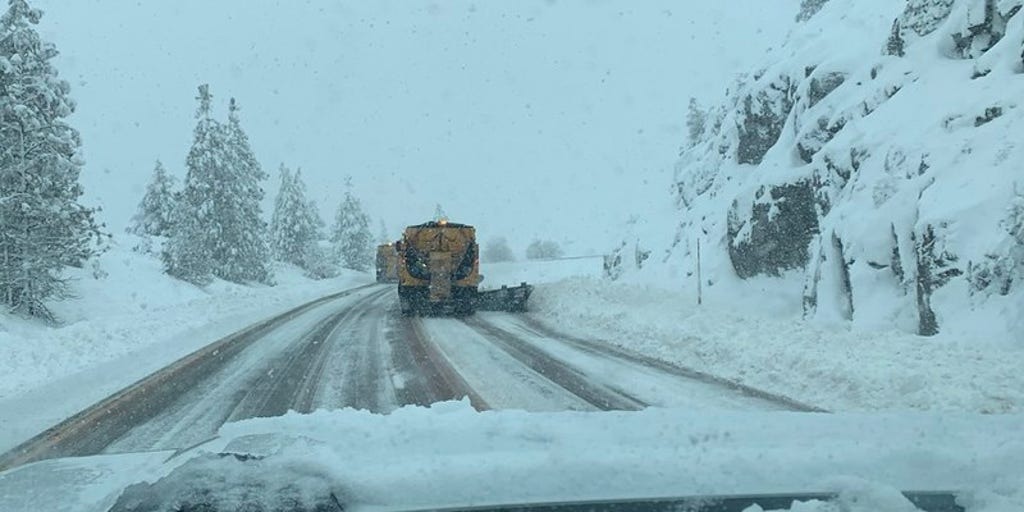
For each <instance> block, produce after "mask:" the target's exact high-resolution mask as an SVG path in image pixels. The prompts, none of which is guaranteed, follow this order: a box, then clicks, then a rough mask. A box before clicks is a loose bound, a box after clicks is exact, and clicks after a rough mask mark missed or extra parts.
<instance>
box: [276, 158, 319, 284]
mask: <svg viewBox="0 0 1024 512" xmlns="http://www.w3.org/2000/svg"><path fill="white" fill-rule="evenodd" d="M322 226H323V220H321V219H320V213H319V212H318V211H317V208H316V203H314V202H312V201H310V200H309V199H307V198H306V185H305V183H303V182H302V171H301V170H299V171H296V173H295V174H294V175H292V174H291V172H290V171H289V170H288V168H286V167H285V166H284V165H283V164H282V165H281V191H280V192H278V194H277V199H276V200H275V202H274V214H273V218H272V220H271V223H270V246H271V250H272V252H273V254H274V257H275V258H276V259H278V260H279V261H284V262H287V263H292V264H294V265H297V266H299V267H301V268H303V269H305V270H310V268H309V267H310V266H311V264H312V263H313V262H312V261H311V260H313V259H316V257H317V256H316V255H315V254H314V253H315V251H314V250H313V249H312V248H311V247H312V246H314V245H316V243H317V240H318V239H319V238H320V231H321V229H322Z"/></svg>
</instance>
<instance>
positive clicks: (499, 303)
mask: <svg viewBox="0 0 1024 512" xmlns="http://www.w3.org/2000/svg"><path fill="white" fill-rule="evenodd" d="M532 293H533V286H530V285H528V284H526V283H522V284H520V285H519V286H513V287H511V288H510V287H508V286H502V287H501V288H499V289H497V290H482V291H480V292H477V297H476V309H477V310H480V311H508V312H510V313H524V312H526V301H527V300H529V298H530V294H532Z"/></svg>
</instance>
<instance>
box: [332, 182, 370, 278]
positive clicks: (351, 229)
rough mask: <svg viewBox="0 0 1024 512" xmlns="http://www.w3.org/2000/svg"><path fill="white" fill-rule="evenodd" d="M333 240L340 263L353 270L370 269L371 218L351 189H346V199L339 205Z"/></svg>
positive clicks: (335, 217)
mask: <svg viewBox="0 0 1024 512" xmlns="http://www.w3.org/2000/svg"><path fill="white" fill-rule="evenodd" d="M331 242H332V243H333V244H334V248H335V257H336V260H337V261H338V264H339V265H341V266H342V267H345V268H350V269H353V270H360V271H365V270H369V268H370V265H371V264H372V263H373V246H372V244H373V235H372V234H371V233H370V218H369V217H367V215H366V214H365V213H363V207H362V205H361V204H360V203H359V200H358V199H356V198H355V196H353V195H352V191H351V190H347V191H345V199H344V200H343V201H342V202H341V204H340V205H338V211H337V213H336V214H335V216H334V227H333V228H332V230H331Z"/></svg>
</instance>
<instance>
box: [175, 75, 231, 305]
mask: <svg viewBox="0 0 1024 512" xmlns="http://www.w3.org/2000/svg"><path fill="white" fill-rule="evenodd" d="M196 99H197V100H199V108H198V109H197V110H196V119H198V122H197V123H196V127H195V130H193V135H192V148H191V149H190V150H189V152H188V157H187V158H186V159H185V165H186V167H187V168H188V172H187V174H186V176H185V186H184V188H183V189H182V191H181V194H180V196H179V200H178V209H177V210H176V212H175V215H174V222H173V226H172V229H171V236H170V237H169V239H168V241H167V244H166V245H165V246H164V252H163V261H164V270H165V271H166V272H167V273H168V274H169V275H171V276H173V277H176V278H178V279H182V280H185V281H189V282H192V283H195V284H199V285H204V284H207V283H209V282H210V281H211V280H212V277H213V260H212V248H213V245H214V244H213V240H214V239H216V238H217V237H219V236H220V231H221V230H220V226H219V224H218V223H216V222H215V215H216V212H217V208H216V202H215V200H214V196H215V194H216V191H217V185H218V181H219V179H220V177H221V176H222V175H223V174H224V170H223V167H224V165H223V157H224V154H223V147H222V146H223V144H222V141H221V133H222V132H223V129H222V128H221V126H220V123H218V122H217V121H216V120H214V119H213V118H211V117H210V103H211V101H212V100H213V96H212V95H211V94H210V88H209V86H208V85H206V84H203V85H200V86H199V96H198V97H196Z"/></svg>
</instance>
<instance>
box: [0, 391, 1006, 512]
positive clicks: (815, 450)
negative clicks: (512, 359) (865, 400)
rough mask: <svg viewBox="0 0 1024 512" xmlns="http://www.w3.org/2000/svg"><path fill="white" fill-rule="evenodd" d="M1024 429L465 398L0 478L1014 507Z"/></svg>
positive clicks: (363, 495)
mask: <svg viewBox="0 0 1024 512" xmlns="http://www.w3.org/2000/svg"><path fill="white" fill-rule="evenodd" d="M1022 431H1024V415H998V416H995V415H973V414H941V413H899V414H894V413H893V414H890V413H886V414H828V413H785V412H763V413H756V412H750V413H748V412H730V411H714V410H710V411H709V410H701V411H693V410H673V409H647V410H643V411H637V412H600V413H586V412H555V413H531V412H524V411H487V412H477V411H475V410H474V409H473V408H472V407H471V406H470V405H469V403H468V402H466V401H463V402H448V403H441V404H435V405H434V406H432V407H430V408H423V407H405V408H402V409H398V410H396V411H394V412H393V413H391V414H388V415H375V414H370V413H368V412H365V411H355V410H338V411H317V412H314V413H312V414H297V413H289V414H287V415H285V416H281V417H276V418H258V419H251V420H245V421H240V422H237V423H230V424H227V425H224V426H223V427H222V428H221V430H220V434H219V436H218V437H217V438H215V439H212V440H210V441H209V442H207V443H204V444H202V445H200V446H197V447H194V448H192V449H189V450H186V451H183V452H174V451H157V452H147V453H130V454H111V455H98V456H91V457H81V458H68V459H57V460H48V461H42V462H37V463H34V464H30V465H26V466H22V467H18V468H14V469H11V470H9V471H7V472H5V473H0V510H5V511H18V510H54V511H56V510H75V511H97V512H98V511H106V510H109V509H110V508H111V507H112V506H114V504H115V503H117V502H118V500H119V499H121V503H120V504H119V506H120V507H122V508H121V509H122V510H160V508H159V505H158V502H168V501H173V500H175V499H180V498H181V496H188V495H191V496H198V495H203V496H208V497H209V496H213V497H218V498H217V499H221V498H224V499H226V500H269V501H265V502H272V501H273V500H277V499H282V498H284V499H288V500H292V501H291V502H295V503H299V502H302V500H322V499H324V497H327V496H329V497H331V499H334V500H337V501H338V502H339V504H340V505H343V506H344V508H345V509H347V510H374V511H377V510H380V511H384V510H415V509H430V508H445V507H465V506H478V505H487V504H512V503H537V502H557V501H578V500H607V499H615V500H622V499H631V498H650V497H665V496H689V495H722V494H774V493H803V492H826V491H827V492H869V494H870V493H874V494H878V493H879V492H881V494H883V495H884V494H885V493H886V492H890V491H891V492H895V491H896V490H929V489H940V490H946V489H950V490H957V491H962V492H964V493H966V494H970V495H973V496H982V497H984V496H997V497H999V498H998V499H1011V500H1016V499H1018V498H1022V497H1021V496H1017V495H1016V494H1014V493H1015V492H1019V491H1017V490H1018V489H1022V488H1024V464H1020V461H1021V460H1024V436H1021V435H1020V432H1022ZM979 499H980V498H979ZM993 499H995V498H993ZM133 500H134V501H133ZM146 500H150V501H149V502H147V501H146ZM154 500H155V501H154ZM127 502H131V503H134V504H135V505H137V506H138V507H137V508H124V507H125V506H127V505H126V503H127ZM261 502H263V501H261ZM131 503H128V504H131ZM146 503H149V504H150V505H152V506H149V505H146ZM982 503H984V500H982ZM147 506H149V508H146V507H147ZM979 510H981V509H979Z"/></svg>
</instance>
